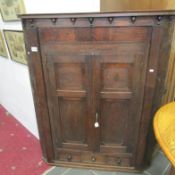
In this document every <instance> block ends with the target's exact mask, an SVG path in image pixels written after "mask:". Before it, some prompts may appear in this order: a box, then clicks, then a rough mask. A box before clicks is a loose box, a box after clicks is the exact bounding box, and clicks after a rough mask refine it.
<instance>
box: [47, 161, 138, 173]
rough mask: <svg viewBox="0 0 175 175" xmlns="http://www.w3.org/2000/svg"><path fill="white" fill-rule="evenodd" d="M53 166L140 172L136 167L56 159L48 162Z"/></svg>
mask: <svg viewBox="0 0 175 175" xmlns="http://www.w3.org/2000/svg"><path fill="white" fill-rule="evenodd" d="M47 163H48V164H49V165H52V166H61V167H69V168H83V169H94V170H103V171H119V172H128V173H140V172H141V171H140V170H137V169H135V168H134V167H120V166H109V165H108V166H106V165H92V164H87V163H86V164H85V163H75V162H62V161H54V162H53V163H49V162H47Z"/></svg>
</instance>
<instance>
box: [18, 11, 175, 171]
mask: <svg viewBox="0 0 175 175" xmlns="http://www.w3.org/2000/svg"><path fill="white" fill-rule="evenodd" d="M174 14H175V13H174V12H173V11H164V12H132V13H95V14H52V15H51V14H50V15H22V16H21V18H22V21H23V28H24V34H25V41H26V50H27V54H28V63H29V70H30V75H31V82H32V87H33V94H34V99H35V106H36V113H37V119H38V126H39V131H40V139H41V145H42V149H43V155H44V158H45V159H46V161H47V162H48V163H51V164H54V165H63V166H71V167H88V168H89V167H90V168H97V169H105V170H116V169H119V170H123V171H135V170H137V169H140V168H141V167H143V165H144V162H145V157H144V155H145V154H146V150H147V149H148V145H149V144H148V133H149V132H148V131H149V127H151V124H150V122H151V118H152V117H153V113H154V111H155V109H156V108H157V106H158V105H159V104H160V99H161V96H162V95H163V91H164V88H163V82H164V77H165V71H166V64H167V62H168V54H169V48H170V43H171V34H172V29H171V26H172V24H173V22H174ZM158 96H159V97H158Z"/></svg>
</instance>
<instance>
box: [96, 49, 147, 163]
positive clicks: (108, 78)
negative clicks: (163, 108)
mask: <svg viewBox="0 0 175 175" xmlns="http://www.w3.org/2000/svg"><path fill="white" fill-rule="evenodd" d="M147 55H148V47H147V48H145V52H144V53H137V52H133V53H129V54H128V53H118V54H113V55H99V56H94V63H93V70H94V75H93V76H95V79H96V82H95V84H96V85H95V86H96V87H95V88H96V92H94V94H95V95H96V97H95V98H96V100H95V101H96V114H95V116H94V127H95V128H96V133H97V135H98V136H99V137H97V142H98V144H97V147H96V150H98V151H99V152H100V153H103V154H108V156H112V157H114V159H112V158H111V163H110V164H113V163H114V164H115V165H116V164H117V163H116V162H117V161H118V162H119V165H120V164H121V162H120V161H121V160H116V159H115V155H116V156H117V155H120V156H125V157H128V158H131V160H132V159H133V156H134V153H135V148H136V145H137V141H138V139H139V138H138V132H139V122H140V119H141V112H142V103H143V96H144V84H145V79H146V67H147V62H148V58H147ZM97 122H98V123H99V127H98V125H97ZM120 156H119V157H120ZM117 157H118V156H117ZM109 161H110V158H109Z"/></svg>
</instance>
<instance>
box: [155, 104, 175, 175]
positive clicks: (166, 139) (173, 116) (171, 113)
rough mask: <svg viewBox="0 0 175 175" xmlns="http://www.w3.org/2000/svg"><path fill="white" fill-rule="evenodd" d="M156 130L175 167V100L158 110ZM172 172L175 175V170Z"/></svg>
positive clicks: (162, 146) (158, 138)
mask: <svg viewBox="0 0 175 175" xmlns="http://www.w3.org/2000/svg"><path fill="white" fill-rule="evenodd" d="M154 132H155V137H156V139H157V142H158V143H159V145H160V147H161V148H162V150H163V152H164V153H165V155H166V156H167V158H168V159H169V160H170V162H171V163H172V165H173V166H174V167H175V102H172V103H169V104H167V105H164V106H163V107H161V108H160V109H159V110H158V111H157V113H156V114H155V117H154ZM173 169H174V168H173ZM171 173H172V174H174V175H175V171H174V170H173V172H171Z"/></svg>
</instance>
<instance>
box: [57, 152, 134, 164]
mask: <svg viewBox="0 0 175 175" xmlns="http://www.w3.org/2000/svg"><path fill="white" fill-rule="evenodd" d="M58 154H59V155H58V160H59V161H66V162H67V161H68V162H77V163H88V164H101V165H112V166H121V167H130V166H131V157H130V156H125V155H124V156H123V155H121V156H119V155H117V156H109V155H104V154H93V153H89V152H87V153H80V152H71V151H60V152H59V153H58Z"/></svg>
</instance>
